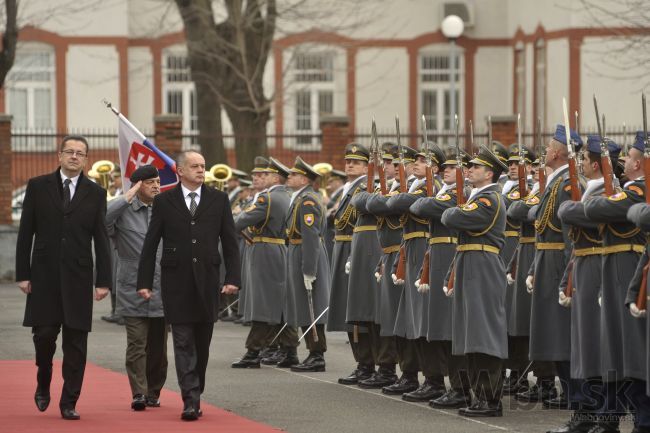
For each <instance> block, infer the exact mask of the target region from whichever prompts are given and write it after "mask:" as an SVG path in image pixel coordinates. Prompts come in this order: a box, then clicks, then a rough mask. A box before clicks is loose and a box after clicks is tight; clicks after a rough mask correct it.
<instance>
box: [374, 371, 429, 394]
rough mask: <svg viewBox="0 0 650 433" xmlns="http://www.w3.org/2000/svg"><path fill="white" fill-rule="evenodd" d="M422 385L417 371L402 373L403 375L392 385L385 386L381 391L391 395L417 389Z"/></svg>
mask: <svg viewBox="0 0 650 433" xmlns="http://www.w3.org/2000/svg"><path fill="white" fill-rule="evenodd" d="M419 387H420V383H419V382H418V374H417V373H402V377H400V378H399V380H398V381H397V382H395V383H394V384H392V385H388V386H385V387H383V388H382V389H381V392H383V393H384V394H389V395H401V394H404V393H406V392H412V391H415V390H416V389H418V388H419Z"/></svg>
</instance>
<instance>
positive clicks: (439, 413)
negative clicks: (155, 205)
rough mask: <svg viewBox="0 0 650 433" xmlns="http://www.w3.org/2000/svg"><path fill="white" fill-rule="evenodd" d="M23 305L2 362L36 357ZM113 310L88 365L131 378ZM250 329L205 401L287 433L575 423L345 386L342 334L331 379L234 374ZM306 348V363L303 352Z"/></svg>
mask: <svg viewBox="0 0 650 433" xmlns="http://www.w3.org/2000/svg"><path fill="white" fill-rule="evenodd" d="M24 302H25V301H24V295H22V293H21V292H20V291H19V290H18V288H17V287H16V286H15V285H13V284H4V285H0V312H2V313H1V314H0V359H33V356H34V355H33V350H34V349H33V345H32V342H31V337H30V332H29V329H28V328H23V327H22V326H21V323H22V317H23V310H24ZM109 309H110V301H109V300H108V299H105V300H103V301H101V302H100V303H97V304H96V305H95V312H94V317H95V320H94V323H93V332H92V333H91V334H90V336H89V342H88V360H89V361H90V362H93V363H95V364H97V365H100V366H102V367H105V368H109V369H111V370H114V371H117V372H121V373H125V370H124V350H125V345H126V335H125V332H124V328H123V327H121V326H117V325H113V324H109V323H106V322H103V321H102V320H100V316H101V315H104V314H106V313H107V312H108V311H109ZM248 329H249V328H245V327H243V326H241V325H234V324H232V323H218V324H217V325H216V328H215V333H214V337H213V340H212V346H211V356H210V363H209V366H208V373H207V377H208V384H207V389H206V392H205V393H204V395H203V398H204V399H205V400H207V401H208V402H210V403H212V404H215V405H217V406H220V407H222V408H225V409H227V410H231V411H233V412H235V413H237V414H239V415H241V416H244V417H248V418H251V419H254V420H257V421H260V422H263V423H266V424H269V425H272V426H274V427H277V428H281V429H283V430H286V431H288V432H292V433H300V432H310V433H311V432H319V433H330V432H331V433H342V432H352V431H354V432H373V433H374V432H397V431H401V432H431V431H441V432H465V433H469V432H488V431H512V432H544V431H546V430H547V428H549V427H554V426H557V425H559V424H562V422H564V421H565V420H566V419H567V417H568V413H562V412H560V411H549V410H543V409H541V406H539V405H538V406H532V405H521V404H518V403H517V402H515V401H514V400H511V399H510V398H505V399H504V405H505V408H506V413H505V415H504V417H502V418H496V419H485V420H468V419H466V418H462V417H459V416H458V415H457V414H456V411H443V410H434V409H431V408H429V407H428V406H427V405H425V404H416V403H408V402H404V401H402V400H400V399H398V398H394V397H388V396H384V395H382V394H381V393H380V392H377V391H366V390H361V389H359V388H357V387H346V386H342V385H338V384H337V383H336V380H337V378H339V377H341V376H343V375H347V374H348V373H349V372H350V371H351V369H352V367H353V361H352V354H351V352H350V349H349V346H348V345H347V344H346V342H345V340H346V337H345V336H344V335H343V334H328V336H327V337H328V346H329V347H328V351H327V354H326V360H327V372H325V373H312V374H296V373H291V372H288V371H287V370H283V369H276V368H271V367H262V368H261V369H260V370H233V369H231V368H230V363H231V362H232V361H233V360H235V359H237V358H238V357H239V356H241V355H242V354H243V352H244V348H243V342H244V340H245V338H246V334H247V332H248ZM59 348H60V343H59ZM299 350H300V352H301V353H300V357H301V359H302V358H303V357H304V356H305V349H304V346H301V348H300V349H299ZM57 356H60V350H59V351H58V352H57ZM169 359H170V366H169V374H168V380H167V385H166V386H167V387H168V388H170V389H172V390H176V391H178V384H177V381H176V375H175V370H174V364H173V351H172V348H171V340H170V344H169ZM0 374H2V372H0ZM28 379H29V380H33V378H28ZM125 380H126V378H125ZM162 403H163V404H164V402H162ZM124 404H125V405H128V404H130V396H128V395H125V396H124ZM630 429H631V428H626V429H625V430H623V431H629V430H630Z"/></svg>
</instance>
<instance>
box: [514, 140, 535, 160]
mask: <svg viewBox="0 0 650 433" xmlns="http://www.w3.org/2000/svg"><path fill="white" fill-rule="evenodd" d="M509 154H510V156H509V157H508V162H509V163H510V162H513V161H514V162H519V145H518V144H511V145H510V152H509ZM536 159H537V155H535V152H534V151H533V150H531V149H530V148H529V147H527V146H524V160H525V161H526V162H527V163H528V164H532V163H533V162H534V161H535V160H536Z"/></svg>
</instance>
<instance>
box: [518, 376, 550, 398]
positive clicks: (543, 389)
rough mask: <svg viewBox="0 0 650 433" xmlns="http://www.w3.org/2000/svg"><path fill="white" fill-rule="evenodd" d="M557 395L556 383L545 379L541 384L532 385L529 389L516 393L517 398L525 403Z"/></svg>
mask: <svg viewBox="0 0 650 433" xmlns="http://www.w3.org/2000/svg"><path fill="white" fill-rule="evenodd" d="M555 397H557V390H556V389H555V383H554V382H551V381H544V382H542V383H541V384H539V385H534V386H531V387H530V388H529V389H528V390H527V391H524V392H520V393H519V394H516V395H515V400H517V401H521V402H524V403H535V402H538V401H543V400H549V399H552V398H555Z"/></svg>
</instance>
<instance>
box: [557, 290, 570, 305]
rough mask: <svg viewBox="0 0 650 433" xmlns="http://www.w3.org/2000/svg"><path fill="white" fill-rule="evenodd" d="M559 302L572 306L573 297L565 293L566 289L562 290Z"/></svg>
mask: <svg viewBox="0 0 650 433" xmlns="http://www.w3.org/2000/svg"><path fill="white" fill-rule="evenodd" d="M558 302H559V303H560V305H561V306H563V307H570V306H571V298H570V297H568V296H567V295H565V294H564V291H562V292H560V299H558Z"/></svg>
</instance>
